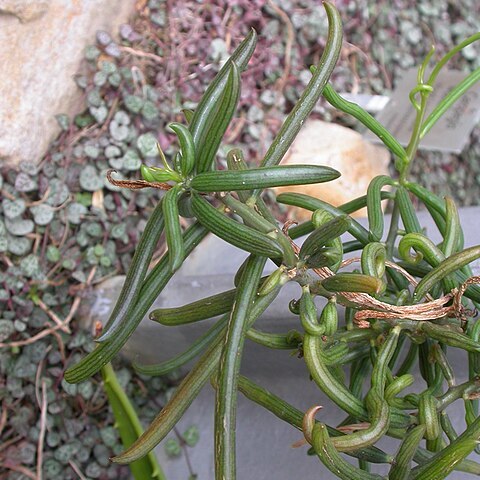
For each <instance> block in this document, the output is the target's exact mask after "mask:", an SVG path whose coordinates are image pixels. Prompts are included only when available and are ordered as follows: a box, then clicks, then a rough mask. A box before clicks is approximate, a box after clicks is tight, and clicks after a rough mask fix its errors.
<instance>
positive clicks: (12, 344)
mask: <svg viewBox="0 0 480 480" xmlns="http://www.w3.org/2000/svg"><path fill="white" fill-rule="evenodd" d="M96 270H97V267H93V268H92V269H91V270H90V273H89V275H88V277H87V280H86V282H85V283H84V284H83V289H85V288H87V287H88V286H89V285H90V283H91V282H92V280H93V277H94V275H95V272H96ZM81 300H82V297H81V296H80V295H77V296H76V297H75V298H74V299H73V302H72V306H71V308H70V311H69V312H68V315H67V316H66V317H65V320H64V321H63V322H61V324H60V325H54V326H52V327H49V328H46V329H45V330H42V331H41V332H39V333H37V334H36V335H34V336H33V337H30V338H27V339H25V340H18V341H16V342H7V343H0V348H2V347H3V348H14V347H23V346H25V345H30V344H32V343H35V342H36V341H37V340H40V339H41V338H43V337H47V336H48V335H52V334H53V332H56V331H57V330H60V329H62V328H64V327H67V328H68V325H69V323H70V322H71V321H72V318H73V317H74V315H75V313H77V310H78V307H79V306H80V302H81Z"/></svg>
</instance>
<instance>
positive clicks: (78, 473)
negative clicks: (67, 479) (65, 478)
mask: <svg viewBox="0 0 480 480" xmlns="http://www.w3.org/2000/svg"><path fill="white" fill-rule="evenodd" d="M68 464H69V465H70V466H71V467H72V470H73V471H74V472H75V473H76V474H77V475H78V478H79V479H80V480H87V477H86V476H85V475H84V474H83V473H82V472H81V470H80V468H78V465H77V464H76V463H75V462H74V461H73V460H69V461H68Z"/></svg>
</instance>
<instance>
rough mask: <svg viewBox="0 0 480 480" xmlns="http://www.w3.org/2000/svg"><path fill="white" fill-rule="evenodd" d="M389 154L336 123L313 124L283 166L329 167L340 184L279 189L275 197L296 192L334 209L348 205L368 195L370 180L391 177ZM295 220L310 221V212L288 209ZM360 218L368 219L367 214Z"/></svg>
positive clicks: (276, 190) (309, 123)
mask: <svg viewBox="0 0 480 480" xmlns="http://www.w3.org/2000/svg"><path fill="white" fill-rule="evenodd" d="M389 162H390V154H389V152H388V151H387V150H386V149H385V148H384V147H379V146H377V145H373V144H371V143H369V142H367V141H366V140H364V139H363V138H362V135H360V134H359V133H358V132H356V131H354V130H352V129H350V128H345V127H342V126H340V125H336V124H333V123H326V122H322V121H320V120H310V121H308V122H306V123H305V125H304V126H303V128H302V130H301V131H300V133H299V134H298V136H297V138H296V139H295V141H294V142H293V144H292V146H291V147H290V150H289V151H288V152H287V155H286V157H285V159H284V160H283V162H282V165H298V164H308V165H326V166H329V167H332V168H335V169H336V170H338V171H339V172H340V173H341V174H342V176H341V177H340V178H338V179H337V180H334V181H332V182H326V183H318V184H314V185H299V186H291V187H277V188H275V189H274V190H275V193H276V194H277V195H278V194H279V193H282V192H296V193H304V194H306V195H311V196H312V197H316V198H319V199H321V200H324V201H326V202H328V203H331V204H332V205H334V206H339V205H341V204H342V203H345V202H348V201H350V200H353V199H354V198H357V197H359V196H361V195H364V194H365V193H366V192H367V187H368V184H369V183H370V180H371V179H372V178H373V177H375V176H377V175H388V165H389ZM288 208H289V214H290V216H291V218H292V219H294V220H298V221H304V220H309V219H310V217H311V212H309V211H307V210H305V209H303V208H297V207H288ZM354 216H357V217H364V216H366V210H365V209H363V210H361V211H360V212H358V213H357V214H356V215H354Z"/></svg>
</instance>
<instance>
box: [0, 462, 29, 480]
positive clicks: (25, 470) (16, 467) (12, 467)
mask: <svg viewBox="0 0 480 480" xmlns="http://www.w3.org/2000/svg"><path fill="white" fill-rule="evenodd" d="M0 467H2V468H5V469H7V470H12V471H14V472H18V473H21V474H22V475H25V476H26V477H28V478H31V479H32V480H37V476H36V475H35V474H34V473H33V472H32V471H30V470H29V469H28V468H27V467H23V466H22V465H7V464H6V463H0Z"/></svg>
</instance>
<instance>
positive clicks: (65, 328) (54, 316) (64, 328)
mask: <svg viewBox="0 0 480 480" xmlns="http://www.w3.org/2000/svg"><path fill="white" fill-rule="evenodd" d="M36 303H37V305H38V306H39V307H40V308H41V309H42V310H43V311H44V312H45V313H46V314H47V315H48V316H49V317H50V318H51V319H52V320H53V321H54V322H55V323H56V324H57V325H58V327H59V329H60V330H62V332H65V333H70V329H69V328H68V326H65V325H64V323H63V322H62V320H60V318H59V317H58V315H57V314H56V313H55V312H52V310H50V309H49V308H48V306H47V305H46V304H45V303H44V302H43V300H42V299H40V298H39V299H37V302H36Z"/></svg>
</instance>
